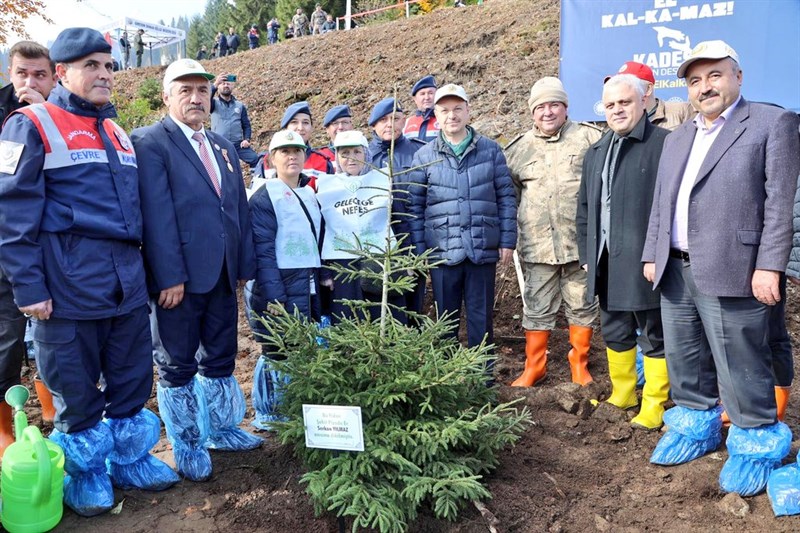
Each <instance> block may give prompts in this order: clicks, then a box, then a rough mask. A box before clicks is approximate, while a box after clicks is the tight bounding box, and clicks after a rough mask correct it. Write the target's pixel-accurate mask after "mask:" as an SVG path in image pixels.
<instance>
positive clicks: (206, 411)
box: [132, 59, 262, 481]
mask: <svg viewBox="0 0 800 533" xmlns="http://www.w3.org/2000/svg"><path fill="white" fill-rule="evenodd" d="M213 78H214V76H213V75H212V74H209V73H207V72H206V71H205V69H204V68H203V67H202V65H200V64H199V63H198V62H196V61H194V60H192V59H180V60H178V61H175V62H174V63H172V64H171V65H170V66H169V67H168V68H167V70H166V72H165V74H164V103H165V104H166V105H167V107H168V109H169V115H168V116H167V117H166V118H164V119H163V120H162V121H161V122H158V123H156V124H153V125H151V126H148V127H146V128H140V129H137V130H135V131H134V132H133V134H132V138H133V144H134V147H135V149H136V154H137V156H138V158H139V160H140V161H141V165H140V166H139V189H140V195H141V198H142V214H143V219H144V239H143V243H142V251H143V253H144V258H145V267H146V270H147V282H148V289H149V292H150V309H151V313H150V319H151V330H152V333H153V358H154V359H155V362H156V365H157V366H158V373H159V382H158V403H159V409H160V412H161V416H162V418H163V420H164V425H165V426H166V428H167V436H168V437H169V439H170V441H171V442H172V445H173V451H174V454H175V463H176V465H177V467H178V471H179V472H180V473H182V474H183V475H184V476H185V477H187V478H189V479H192V480H198V481H200V480H205V479H208V478H209V476H210V475H211V458H210V456H209V454H208V451H207V450H206V448H214V449H220V450H246V449H252V448H255V447H257V446H259V445H260V444H261V442H262V441H261V439H259V438H257V437H255V436H253V435H251V434H249V433H247V432H245V431H243V430H241V429H239V428H238V427H237V426H238V424H239V423H240V422H241V421H242V418H243V417H244V410H245V403H244V396H243V394H242V391H241V389H240V387H239V384H238V383H237V381H236V378H234V377H233V370H234V364H235V359H236V354H237V351H238V348H237V321H238V309H237V300H236V287H237V280H239V281H244V280H248V279H250V278H252V277H253V275H254V266H255V258H254V252H253V238H252V233H251V227H250V218H249V212H248V208H247V198H246V196H245V190H244V183H243V181H242V176H241V168H240V167H239V158H238V157H237V155H236V149H235V148H234V147H233V145H232V144H231V143H230V142H228V141H227V140H226V139H225V138H223V137H221V136H219V135H217V134H215V133H213V132H211V131H209V130H206V129H205V128H204V127H203V124H204V122H205V121H206V120H207V119H208V115H209V112H210V109H211V84H210V80H212V79H213Z"/></svg>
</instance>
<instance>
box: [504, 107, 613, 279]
mask: <svg viewBox="0 0 800 533" xmlns="http://www.w3.org/2000/svg"><path fill="white" fill-rule="evenodd" d="M601 135H602V132H601V130H600V128H598V127H596V126H593V125H590V124H584V123H576V122H572V121H571V120H569V119H567V121H566V122H565V123H564V125H563V126H562V127H561V130H560V131H559V132H558V133H556V134H555V135H553V136H552V137H547V136H545V135H543V134H542V133H541V132H540V131H539V130H538V128H536V126H534V127H533V129H531V130H530V131H528V132H527V133H525V134H524V135H522V136H520V137H518V138H517V139H516V140H514V141H512V142H511V143H510V144H509V145H508V146H507V147H506V149H505V152H506V157H507V159H508V168H509V170H510V171H511V179H512V180H513V182H514V187H515V189H516V192H517V203H518V208H517V222H518V224H519V242H518V244H517V253H518V254H519V256H520V259H521V260H522V261H523V262H526V263H545V264H548V265H563V264H567V263H570V262H572V261H577V260H578V242H577V237H576V235H575V214H576V209H577V205H578V190H579V189H580V184H581V169H582V168H583V156H584V154H585V153H586V150H587V149H588V148H589V146H591V145H592V144H594V143H595V142H597V141H598V140H599V139H600V137H601Z"/></svg>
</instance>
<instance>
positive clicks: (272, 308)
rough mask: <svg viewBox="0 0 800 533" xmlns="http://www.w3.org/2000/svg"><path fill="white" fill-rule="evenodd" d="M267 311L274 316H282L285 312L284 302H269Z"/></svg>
mask: <svg viewBox="0 0 800 533" xmlns="http://www.w3.org/2000/svg"><path fill="white" fill-rule="evenodd" d="M267 313H269V314H271V315H272V316H280V315H281V314H282V313H283V304H282V303H280V302H273V303H270V304H267Z"/></svg>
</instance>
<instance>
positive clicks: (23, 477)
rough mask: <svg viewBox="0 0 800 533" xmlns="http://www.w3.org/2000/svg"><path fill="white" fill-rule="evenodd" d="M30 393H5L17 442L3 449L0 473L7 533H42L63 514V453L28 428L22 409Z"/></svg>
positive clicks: (19, 389)
mask: <svg viewBox="0 0 800 533" xmlns="http://www.w3.org/2000/svg"><path fill="white" fill-rule="evenodd" d="M29 396H30V393H29V392H28V389H26V388H25V387H23V386H22V385H14V386H13V387H11V388H10V389H8V391H6V403H7V404H9V405H10V406H12V407H13V408H14V411H15V412H14V434H15V435H16V437H17V441H16V442H15V443H14V444H12V445H10V446H9V447H8V448H6V452H5V454H4V455H3V463H2V469H0V498H1V499H2V511H0V521H2V523H3V527H4V528H6V530H8V531H9V532H10V533H42V532H44V531H49V530H51V529H53V528H54V527H56V525H57V524H58V523H59V522H60V521H61V515H62V514H63V512H64V506H63V504H62V499H63V496H64V451H63V450H62V449H61V447H60V446H58V445H57V444H55V443H54V442H51V441H50V440H48V439H45V438H44V437H43V436H42V432H41V431H39V428H37V427H36V426H28V417H27V416H25V411H23V410H22V406H23V405H25V402H26V401H28V397H29Z"/></svg>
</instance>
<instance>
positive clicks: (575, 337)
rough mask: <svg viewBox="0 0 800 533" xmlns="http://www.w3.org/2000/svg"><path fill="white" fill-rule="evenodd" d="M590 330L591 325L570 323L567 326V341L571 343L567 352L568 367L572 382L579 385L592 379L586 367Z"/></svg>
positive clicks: (590, 338)
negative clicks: (570, 347) (573, 324)
mask: <svg viewBox="0 0 800 533" xmlns="http://www.w3.org/2000/svg"><path fill="white" fill-rule="evenodd" d="M592 332H593V330H592V328H591V327H586V326H572V325H570V327H569V343H570V344H571V345H572V349H571V350H570V351H569V354H567V359H569V368H570V370H571V371H572V382H573V383H577V384H579V385H581V386H585V385H588V384H589V383H591V382H592V381H594V380H593V379H592V375H591V374H590V373H589V368H588V365H589V347H590V346H591V345H592Z"/></svg>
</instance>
